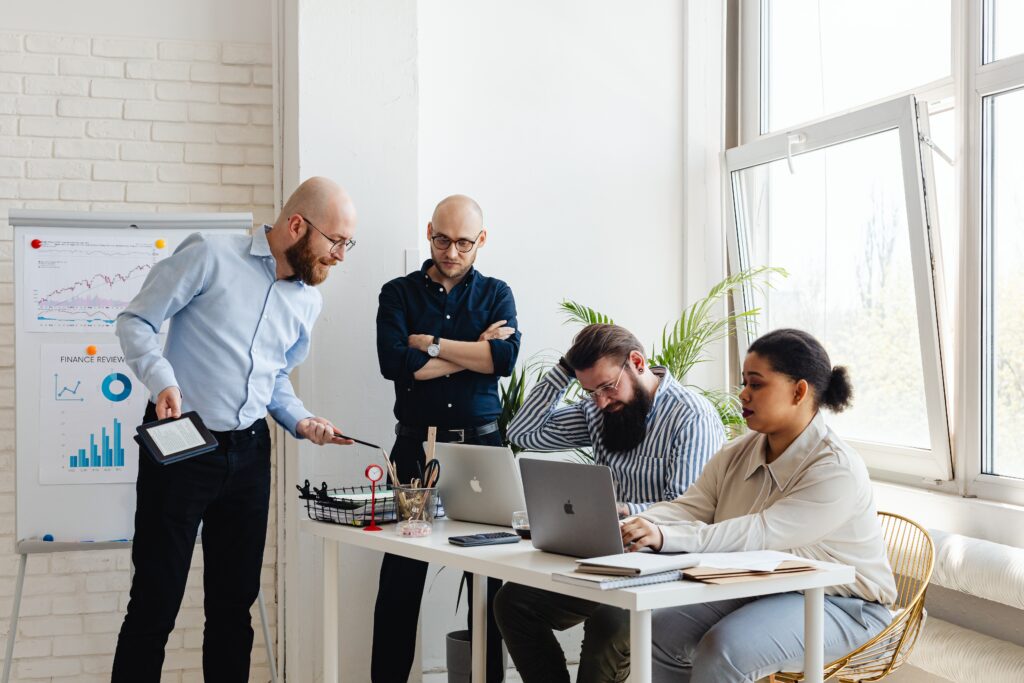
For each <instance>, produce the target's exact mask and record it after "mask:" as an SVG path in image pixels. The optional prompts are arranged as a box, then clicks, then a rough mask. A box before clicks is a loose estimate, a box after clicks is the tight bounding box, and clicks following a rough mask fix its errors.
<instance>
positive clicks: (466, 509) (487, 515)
mask: <svg viewBox="0 0 1024 683" xmlns="http://www.w3.org/2000/svg"><path fill="white" fill-rule="evenodd" d="M434 457H435V458H437V461H438V463H439V464H440V466H441V470H440V476H439V478H438V480H437V492H438V495H440V496H441V502H442V503H443V504H444V511H445V514H446V515H448V517H449V518H450V519H455V520H459V521H461V522H477V523H478V524H493V525H495V526H507V527H511V526H512V513H513V512H515V511H516V510H525V509H526V503H525V502H524V501H523V485H522V483H521V482H520V479H519V470H518V469H517V468H516V459H515V456H514V455H512V450H511V449H509V448H508V447H506V446H474V445H471V444H456V443H439V444H437V445H436V446H435V450H434Z"/></svg>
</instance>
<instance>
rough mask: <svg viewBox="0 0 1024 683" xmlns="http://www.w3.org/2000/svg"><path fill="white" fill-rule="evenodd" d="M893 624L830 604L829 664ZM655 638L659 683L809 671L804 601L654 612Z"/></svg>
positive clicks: (735, 680) (886, 617)
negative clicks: (806, 661) (806, 655)
mask: <svg viewBox="0 0 1024 683" xmlns="http://www.w3.org/2000/svg"><path fill="white" fill-rule="evenodd" d="M890 619H891V615H890V613H889V610H887V609H886V608H884V607H882V606H881V605H879V604H878V603H873V602H864V601H863V600H860V599H857V598H837V597H832V596H825V661H826V662H829V661H831V660H833V659H836V658H838V657H841V656H842V655H844V654H846V653H847V652H850V651H851V650H854V649H856V648H857V647H859V646H860V645H861V644H863V643H865V642H867V641H868V640H869V639H871V638H872V637H873V636H875V635H876V634H878V633H879V632H880V631H881V630H882V629H883V628H885V627H886V626H888V625H889V621H890ZM652 631H653V636H652V640H653V643H652V648H651V650H652V658H653V662H652V668H653V678H652V680H653V681H654V683H669V682H671V683H744V682H748V681H757V680H758V679H761V678H764V677H765V676H768V675H769V674H773V673H776V672H778V671H803V668H804V597H803V595H801V594H800V593H782V594H780V595H770V596H767V597H762V598H742V599H737V600H722V601H720V602H710V603H706V604H702V605H687V606H685V607H669V608H666V609H659V610H655V611H654V613H653V616H652Z"/></svg>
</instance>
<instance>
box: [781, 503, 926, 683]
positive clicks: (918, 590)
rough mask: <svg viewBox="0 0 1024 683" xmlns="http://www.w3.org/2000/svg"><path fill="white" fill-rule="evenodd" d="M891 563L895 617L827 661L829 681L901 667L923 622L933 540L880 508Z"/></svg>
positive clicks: (784, 681)
mask: <svg viewBox="0 0 1024 683" xmlns="http://www.w3.org/2000/svg"><path fill="white" fill-rule="evenodd" d="M878 518H879V521H880V522H881V524H882V536H883V538H884V539H885V545H886V550H887V553H888V555H889V566H890V567H892V573H893V578H894V579H896V593H897V595H896V604H895V605H894V606H893V610H894V611H895V616H894V617H893V620H892V623H890V624H889V625H888V626H887V627H886V628H885V629H884V630H883V631H882V632H881V633H879V634H878V635H877V636H875V637H874V638H872V639H871V640H869V641H868V642H866V643H864V644H863V645H861V646H860V647H859V648H857V649H856V650H854V651H853V652H850V653H848V654H846V655H843V656H842V657H840V658H839V659H837V660H835V661H833V662H829V663H828V664H826V665H825V672H824V673H825V680H836V681H841V682H842V683H853V682H856V683H860V682H861V681H877V680H881V679H882V678H885V677H886V676H888V675H889V674H890V673H892V672H893V671H895V670H896V669H898V668H899V667H901V666H903V664H904V663H905V662H906V661H907V657H909V656H910V652H911V650H913V649H914V643H915V642H917V637H918V635H919V634H920V631H921V625H922V624H923V622H924V596H925V591H926V590H927V589H928V582H929V581H930V580H931V577H932V569H933V568H934V567H935V544H934V543H932V538H931V536H929V535H928V532H927V531H925V530H924V528H923V527H922V526H921V525H920V524H918V523H916V522H912V521H910V520H909V519H907V518H906V517H902V516H900V515H896V514H893V513H891V512H879V513H878ZM803 679H804V675H803V674H802V673H777V674H774V675H773V676H772V677H771V679H770V680H771V681H772V683H796V682H797V681H802V680H803Z"/></svg>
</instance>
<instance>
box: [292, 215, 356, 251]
mask: <svg viewBox="0 0 1024 683" xmlns="http://www.w3.org/2000/svg"><path fill="white" fill-rule="evenodd" d="M299 218H301V219H302V220H304V221H306V225H308V226H309V227H311V228H313V229H314V230H316V231H317V232H318V233H320V234H321V235H323V236H324V239H325V240H327V241H328V242H330V243H331V251H330V254H331V256H334V255H335V254H336V253H338V249H340V248H341V247H345V251H348V250H350V249H351V248H352V247H354V246H356V241H355V240H351V239H349V240H346V239H340V240H332V239H331V238H330V237H328V236H327V235H326V233H324V231H323V230H321V229H320V228H318V227H316V226H315V225H313V223H312V222H310V220H309V219H308V218H306V217H305V216H303V215H302V214H299Z"/></svg>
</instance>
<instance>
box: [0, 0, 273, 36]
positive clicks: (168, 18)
mask: <svg viewBox="0 0 1024 683" xmlns="http://www.w3.org/2000/svg"><path fill="white" fill-rule="evenodd" d="M271 2H272V0H145V2H138V1H137V0H89V2H87V3H84V2H81V1H80V0H34V1H33V2H15V1H14V0H9V1H7V2H4V3H3V15H2V18H0V24H2V25H3V28H5V29H16V30H21V31H45V32H48V33H78V34H96V35H101V36H122V37H125V38H128V37H147V38H162V39H164V40H168V39H178V40H191V41H204V40H212V41H231V42H235V41H237V42H246V43H269V42H270V18H271V14H270V10H271Z"/></svg>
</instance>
